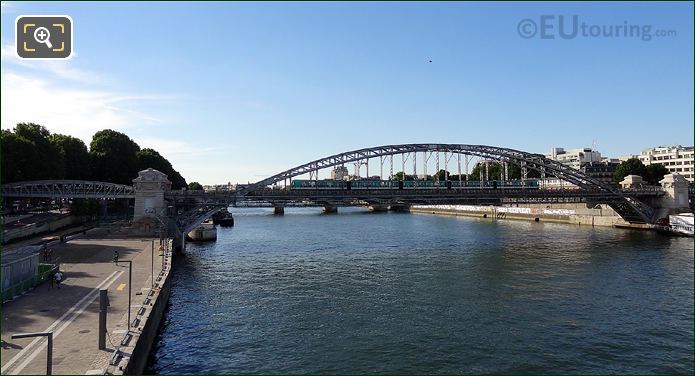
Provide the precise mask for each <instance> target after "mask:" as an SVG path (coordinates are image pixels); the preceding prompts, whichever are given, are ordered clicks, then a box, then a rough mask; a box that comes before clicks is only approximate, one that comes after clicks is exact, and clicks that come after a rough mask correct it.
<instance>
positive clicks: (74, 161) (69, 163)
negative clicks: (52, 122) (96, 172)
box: [51, 133, 92, 180]
mask: <svg viewBox="0 0 695 376" xmlns="http://www.w3.org/2000/svg"><path fill="white" fill-rule="evenodd" d="M51 143H52V144H53V145H54V146H55V147H56V148H58V150H59V151H60V153H61V154H62V156H63V158H64V165H65V174H64V178H65V179H75V180H87V179H91V178H92V174H91V163H90V158H89V151H88V150H87V145H85V144H84V142H82V140H80V139H79V138H75V137H72V136H66V135H63V134H57V133H56V134H53V135H51Z"/></svg>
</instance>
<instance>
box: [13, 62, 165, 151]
mask: <svg viewBox="0 0 695 376" xmlns="http://www.w3.org/2000/svg"><path fill="white" fill-rule="evenodd" d="M1 90H2V106H1V108H0V114H1V115H0V117H1V124H2V127H3V128H5V129H10V128H13V127H14V126H15V124H17V123H19V122H34V123H38V124H41V125H43V126H45V127H46V128H47V129H49V130H50V131H51V132H57V133H64V134H69V135H73V136H75V137H79V138H81V139H82V140H84V141H85V142H86V143H89V141H90V140H91V138H92V135H93V134H94V133H95V132H97V131H99V130H102V129H106V128H110V129H114V130H127V129H129V128H132V127H133V126H134V125H135V124H137V125H138V126H143V125H148V124H150V125H151V124H155V123H157V122H158V121H159V120H158V119H157V117H155V116H153V115H150V114H145V113H141V112H139V111H137V110H135V109H133V107H134V106H135V103H134V102H136V100H141V99H142V98H154V97H151V96H150V97H146V96H145V97H137V96H128V95H122V94H118V93H111V92H107V91H98V90H86V89H71V88H66V87H65V86H64V85H60V84H57V83H54V82H51V81H48V80H44V79H40V78H34V77H27V76H24V75H20V74H17V73H13V72H3V73H2V88H1Z"/></svg>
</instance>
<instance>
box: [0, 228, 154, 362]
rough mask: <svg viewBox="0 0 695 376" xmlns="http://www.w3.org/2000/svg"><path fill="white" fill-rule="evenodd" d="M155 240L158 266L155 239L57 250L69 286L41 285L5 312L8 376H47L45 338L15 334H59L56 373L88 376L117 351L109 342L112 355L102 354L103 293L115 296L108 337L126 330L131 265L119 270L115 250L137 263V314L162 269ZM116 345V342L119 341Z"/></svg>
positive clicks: (93, 242)
mask: <svg viewBox="0 0 695 376" xmlns="http://www.w3.org/2000/svg"><path fill="white" fill-rule="evenodd" d="M154 241H155V252H154V265H153V264H152V261H151V260H152V253H151V247H152V239H132V238H129V239H109V238H102V239H89V238H83V239H78V240H73V241H70V242H68V243H65V244H61V245H59V246H55V247H53V250H54V253H55V256H58V257H60V260H61V270H62V271H63V272H64V275H65V281H64V282H63V284H62V286H61V288H60V289H57V288H56V287H54V288H50V286H49V284H48V283H46V284H43V285H40V286H38V287H37V288H36V289H34V290H33V291H31V292H30V293H28V294H26V295H23V296H21V297H19V298H17V299H15V300H14V301H12V302H9V303H6V304H5V305H4V306H3V307H2V308H3V310H2V349H1V350H0V351H1V359H2V371H1V372H0V373H2V374H3V375H13V374H45V373H46V344H47V341H46V340H45V339H40V340H39V339H32V338H26V339H11V335H12V334H16V333H24V332H42V331H51V330H52V331H53V336H54V340H53V373H54V374H85V373H86V372H87V371H89V370H90V369H91V367H92V363H93V361H94V360H95V359H96V358H97V357H98V356H99V355H100V353H101V354H102V355H103V353H104V352H107V353H111V352H112V351H113V349H114V346H113V345H112V344H110V343H109V341H108V338H107V343H106V350H98V343H97V342H98V315H99V299H98V295H99V289H100V288H107V289H108V291H109V300H110V304H111V305H110V307H109V311H108V318H107V329H108V332H109V333H111V332H112V331H114V330H116V331H118V330H119V329H126V328H125V327H124V325H125V320H123V319H124V317H125V316H126V313H127V308H128V288H129V286H128V263H125V262H121V263H119V265H118V266H116V265H114V264H113V262H112V260H113V255H114V250H118V252H119V256H120V260H132V261H133V286H132V302H133V303H132V304H133V308H132V310H131V315H132V316H133V317H135V311H137V304H139V302H141V301H142V297H143V294H147V292H148V291H149V288H150V283H151V279H150V274H151V272H152V266H154V273H155V275H157V273H159V270H160V269H161V262H162V261H161V257H160V256H159V252H158V247H159V240H158V239H157V240H154ZM113 343H116V339H113Z"/></svg>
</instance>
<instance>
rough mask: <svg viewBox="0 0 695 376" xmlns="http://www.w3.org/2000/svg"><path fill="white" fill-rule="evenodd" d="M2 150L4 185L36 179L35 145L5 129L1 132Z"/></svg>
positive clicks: (0, 152) (0, 145)
mask: <svg viewBox="0 0 695 376" xmlns="http://www.w3.org/2000/svg"><path fill="white" fill-rule="evenodd" d="M0 148H1V149H0V163H1V166H0V168H1V169H2V183H9V182H15V181H22V180H32V179H33V178H34V175H35V170H33V169H32V168H33V167H34V164H35V163H36V161H38V154H37V153H36V147H35V146H34V143H32V142H31V141H29V140H27V139H26V138H24V137H19V136H17V135H16V134H14V133H13V132H10V131H8V130H4V129H3V130H2V132H0Z"/></svg>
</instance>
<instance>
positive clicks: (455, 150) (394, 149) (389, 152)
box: [237, 144, 654, 223]
mask: <svg viewBox="0 0 695 376" xmlns="http://www.w3.org/2000/svg"><path fill="white" fill-rule="evenodd" d="M418 153H421V156H422V157H421V160H423V159H424V163H423V168H424V169H425V171H426V168H427V167H426V166H427V165H426V163H427V161H428V159H429V157H430V156H431V155H432V153H435V155H436V160H437V171H438V170H439V164H440V163H439V161H440V154H444V158H443V161H444V163H443V164H444V169H445V170H446V169H447V167H448V163H449V162H452V159H453V158H454V157H455V158H456V159H455V162H456V165H457V167H458V171H459V177H460V176H461V157H462V156H463V157H464V160H465V162H466V164H467V163H468V159H467V158H468V157H469V156H473V157H478V158H481V159H483V160H485V161H488V160H493V161H498V162H501V163H514V164H517V165H519V166H520V167H521V170H522V177H523V178H525V177H526V175H527V171H528V170H529V169H530V170H535V171H538V172H539V173H540V175H541V177H542V178H545V177H546V176H555V177H557V178H559V179H561V180H564V181H567V182H569V183H572V184H574V185H576V186H577V187H579V188H580V190H581V191H582V192H583V193H582V194H583V195H585V196H587V195H594V196H596V197H597V199H598V200H599V201H598V202H597V203H605V204H608V205H609V206H611V207H612V208H613V209H614V210H615V211H616V212H617V213H618V214H619V215H620V216H621V217H623V218H624V219H625V220H627V221H629V222H632V223H650V222H651V220H652V216H653V213H654V211H653V210H652V209H651V208H650V207H649V206H647V205H645V204H644V203H642V202H641V201H640V200H638V199H636V198H634V197H630V196H625V195H623V194H622V193H621V192H620V191H619V190H617V189H615V188H613V187H612V186H609V185H607V184H605V183H602V182H600V181H598V180H596V179H593V178H591V177H589V176H587V175H586V174H584V173H582V172H581V171H579V170H576V169H574V168H572V167H570V166H567V165H565V164H562V163H560V162H558V161H554V160H552V159H549V158H546V157H545V156H544V155H541V154H534V153H528V152H524V151H520V150H515V149H509V148H502V147H496V146H487V145H467V144H401V145H384V146H376V147H371V148H365V149H358V150H353V151H348V152H344V153H340V154H336V155H332V156H329V157H325V158H321V159H317V160H314V161H311V162H308V163H305V164H303V165H300V166H297V167H294V168H291V169H289V170H286V171H283V172H280V173H279V174H276V175H273V176H271V177H268V178H266V179H263V180H261V181H258V182H256V183H254V184H251V185H248V186H246V187H243V188H241V189H240V190H239V192H238V196H237V197H239V199H237V201H239V200H240V199H241V200H243V199H249V198H251V197H256V198H260V196H259V194H258V193H256V194H254V192H257V191H259V190H261V191H264V189H265V188H266V187H268V186H270V185H273V184H276V183H278V182H287V181H290V182H291V179H292V178H294V177H297V176H301V175H307V174H308V175H309V177H310V179H311V178H313V179H316V180H318V171H319V170H322V169H326V168H330V167H335V166H344V165H345V164H348V163H356V166H359V165H360V164H366V165H367V166H368V165H369V160H370V159H374V158H379V161H380V162H379V163H380V168H381V170H382V175H383V164H384V158H385V157H386V158H389V162H390V170H391V171H390V173H391V174H390V175H391V176H393V156H394V155H401V161H402V169H401V171H403V172H404V173H405V164H406V162H407V161H408V160H409V159H410V161H411V162H409V163H412V165H413V172H414V173H416V171H417V156H418Z"/></svg>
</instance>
